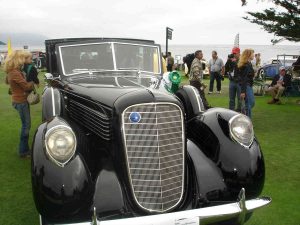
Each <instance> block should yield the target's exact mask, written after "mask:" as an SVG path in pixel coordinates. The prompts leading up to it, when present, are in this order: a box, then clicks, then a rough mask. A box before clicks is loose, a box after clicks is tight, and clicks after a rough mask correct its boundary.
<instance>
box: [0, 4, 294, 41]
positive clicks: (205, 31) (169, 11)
mask: <svg viewBox="0 0 300 225" xmlns="http://www.w3.org/2000/svg"><path fill="white" fill-rule="evenodd" d="M271 5H272V3H271V2H270V1H268V0H264V1H263V2H261V1H260V2H259V3H257V0H248V5H247V6H246V7H241V1H240V0H164V1H163V0H161V1H159V0H149V1H145V0H24V1H22V0H0V38H1V32H3V33H5V32H8V33H12V32H20V33H24V32H32V33H37V34H42V35H45V36H47V37H49V38H66V37H128V38H142V39H151V40H155V41H156V42H157V43H160V44H164V43H165V29H166V26H168V27H171V28H173V29H174V31H173V40H172V41H170V42H169V44H233V40H234V37H235V35H236V34H237V33H239V34H240V44H242V45H244V44H261V45H269V44H271V42H270V40H271V39H272V38H273V35H272V34H268V33H267V32H265V31H264V30H262V29H261V28H260V27H259V26H258V25H256V24H251V23H250V22H248V21H246V20H244V19H242V17H243V16H245V15H246V11H262V10H263V9H265V8H268V7H270V6H271ZM281 44H294V43H292V42H288V41H284V42H282V43H281Z"/></svg>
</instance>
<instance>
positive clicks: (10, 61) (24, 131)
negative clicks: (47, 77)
mask: <svg viewBox="0 0 300 225" xmlns="http://www.w3.org/2000/svg"><path fill="white" fill-rule="evenodd" d="M24 62H25V52H24V51H22V50H16V51H13V52H12V53H11V54H10V55H8V56H7V59H6V60H5V65H4V70H5V72H6V73H7V76H6V82H7V84H9V86H10V90H11V95H12V96H11V99H12V105H13V107H14V108H15V109H16V110H17V111H18V113H19V115H20V119H21V123H22V128H21V134H20V144H19V155H20V157H21V158H26V157H28V156H30V149H29V145H28V139H29V130H30V126H31V121H30V109H29V104H28V102H27V96H28V94H29V92H30V91H31V90H32V89H33V84H34V83H33V82H27V81H26V79H25V77H24V75H23V73H22V72H21V71H22V67H23V65H24Z"/></svg>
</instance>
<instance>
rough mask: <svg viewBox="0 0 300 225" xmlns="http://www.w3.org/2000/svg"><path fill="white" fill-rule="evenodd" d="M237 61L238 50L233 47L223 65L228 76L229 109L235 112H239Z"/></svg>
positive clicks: (238, 56)
mask: <svg viewBox="0 0 300 225" xmlns="http://www.w3.org/2000/svg"><path fill="white" fill-rule="evenodd" d="M239 59H240V49H239V48H238V47H234V48H233V49H232V51H231V54H230V55H228V59H227V62H226V64H225V73H226V74H228V79H229V109H231V110H235V111H237V112H241V101H240V89H239V84H238V74H237V73H238V70H237V64H238V62H239ZM235 100H236V101H235ZM236 102H237V104H236Z"/></svg>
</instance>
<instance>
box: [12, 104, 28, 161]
mask: <svg viewBox="0 0 300 225" xmlns="http://www.w3.org/2000/svg"><path fill="white" fill-rule="evenodd" d="M12 105H13V107H14V108H15V109H16V110H17V111H18V113H19V115H20V119H21V122H22V127H21V134H20V143H19V155H20V156H22V155H26V154H29V153H30V149H29V144H28V140H29V130H30V126H31V120H30V108H29V104H28V103H27V102H25V103H13V104H12Z"/></svg>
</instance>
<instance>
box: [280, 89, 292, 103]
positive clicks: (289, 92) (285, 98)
mask: <svg viewBox="0 0 300 225" xmlns="http://www.w3.org/2000/svg"><path fill="white" fill-rule="evenodd" d="M292 92H293V86H287V87H286V88H285V89H284V91H283V93H282V95H281V97H282V102H283V103H284V104H286V103H287V101H288V100H289V99H288V98H289V97H290V96H292Z"/></svg>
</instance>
